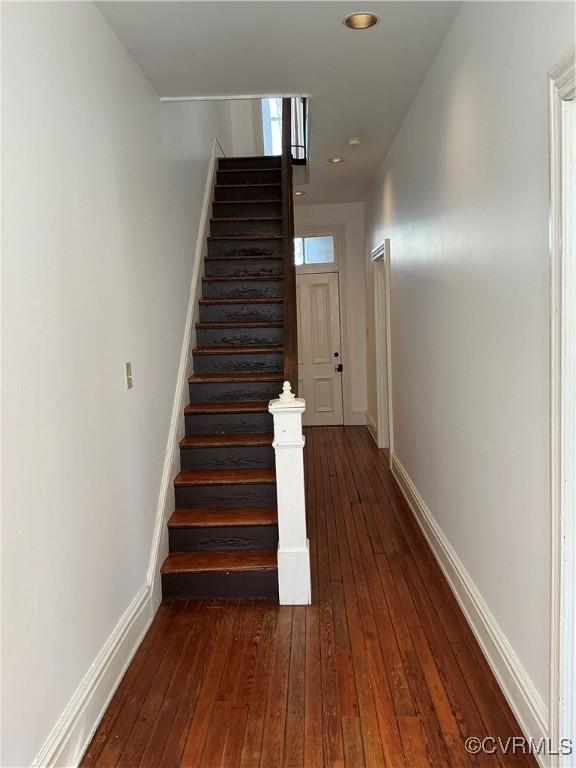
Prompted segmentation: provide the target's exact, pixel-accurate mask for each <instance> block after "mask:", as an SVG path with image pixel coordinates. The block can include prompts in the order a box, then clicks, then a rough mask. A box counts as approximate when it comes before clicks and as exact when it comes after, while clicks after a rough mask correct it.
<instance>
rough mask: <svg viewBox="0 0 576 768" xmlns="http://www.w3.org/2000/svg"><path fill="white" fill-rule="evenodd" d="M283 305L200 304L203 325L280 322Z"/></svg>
mask: <svg viewBox="0 0 576 768" xmlns="http://www.w3.org/2000/svg"><path fill="white" fill-rule="evenodd" d="M283 316H284V305H283V304H282V303H281V302H278V303H275V304H200V321H201V322H203V323H218V322H223V323H242V322H246V323H269V322H270V323H271V322H281V321H282V318H283Z"/></svg>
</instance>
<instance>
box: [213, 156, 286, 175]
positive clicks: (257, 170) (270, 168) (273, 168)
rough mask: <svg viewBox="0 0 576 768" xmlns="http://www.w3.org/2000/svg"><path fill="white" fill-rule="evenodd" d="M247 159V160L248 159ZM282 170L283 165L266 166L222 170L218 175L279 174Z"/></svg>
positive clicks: (219, 169)
mask: <svg viewBox="0 0 576 768" xmlns="http://www.w3.org/2000/svg"><path fill="white" fill-rule="evenodd" d="M246 159H247V158H246ZM281 169H282V166H281V165H272V166H268V167H266V166H264V167H263V168H220V167H218V173H262V171H270V172H271V173H272V172H276V173H277V172H278V171H280V170H281Z"/></svg>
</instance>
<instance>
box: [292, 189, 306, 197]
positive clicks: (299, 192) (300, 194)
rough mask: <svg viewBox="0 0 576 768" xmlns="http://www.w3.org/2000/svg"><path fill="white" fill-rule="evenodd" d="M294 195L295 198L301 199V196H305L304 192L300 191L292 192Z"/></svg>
mask: <svg viewBox="0 0 576 768" xmlns="http://www.w3.org/2000/svg"><path fill="white" fill-rule="evenodd" d="M294 194H295V195H296V197H302V195H305V194H306V192H302V190H301V189H298V190H296V192H294Z"/></svg>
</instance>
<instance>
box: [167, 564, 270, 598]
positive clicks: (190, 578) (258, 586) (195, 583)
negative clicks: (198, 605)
mask: <svg viewBox="0 0 576 768" xmlns="http://www.w3.org/2000/svg"><path fill="white" fill-rule="evenodd" d="M162 595H163V597H164V599H165V600H174V599H181V600H190V599H201V598H205V597H208V598H223V599H225V598H238V599H243V600H248V599H266V600H273V601H276V602H277V601H278V571H277V570H275V569H261V570H251V571H234V572H221V571H219V572H216V573H210V572H209V573H186V574H174V573H169V574H162Z"/></svg>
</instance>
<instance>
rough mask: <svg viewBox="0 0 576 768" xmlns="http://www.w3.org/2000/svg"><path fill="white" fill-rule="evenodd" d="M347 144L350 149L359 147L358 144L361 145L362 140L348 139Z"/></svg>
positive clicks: (356, 138)
mask: <svg viewBox="0 0 576 768" xmlns="http://www.w3.org/2000/svg"><path fill="white" fill-rule="evenodd" d="M348 144H349V145H350V146H351V147H359V146H360V144H362V139H359V138H358V137H354V138H353V139H348Z"/></svg>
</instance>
